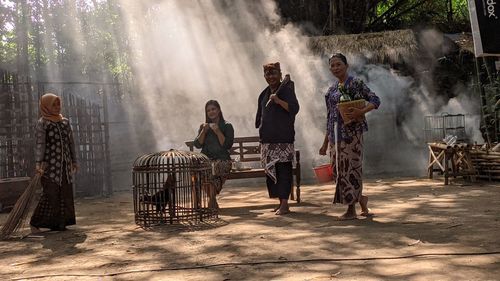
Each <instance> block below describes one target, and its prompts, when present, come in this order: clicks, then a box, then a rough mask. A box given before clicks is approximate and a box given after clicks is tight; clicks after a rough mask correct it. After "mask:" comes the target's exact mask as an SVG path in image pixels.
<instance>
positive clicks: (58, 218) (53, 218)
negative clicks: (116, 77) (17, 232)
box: [30, 93, 78, 233]
mask: <svg viewBox="0 0 500 281" xmlns="http://www.w3.org/2000/svg"><path fill="white" fill-rule="evenodd" d="M39 106H40V114H41V116H42V117H41V118H40V119H39V120H38V123H37V125H36V172H37V173H40V174H41V175H42V187H43V189H42V195H41V198H40V201H39V202H38V205H37V207H36V208H35V211H34V213H33V215H32V217H31V221H30V225H31V230H32V232H33V233H36V232H38V231H40V228H49V229H50V230H59V231H60V230H66V226H68V225H74V224H75V223H76V220H75V206H74V201H73V177H72V175H73V173H75V172H76V170H77V168H78V165H77V162H76V156H75V145H74V141H73V132H72V130H71V125H70V122H69V120H68V119H67V118H65V117H63V116H62V115H61V99H60V98H59V97H58V96H56V95H54V94H50V93H48V94H45V95H43V96H42V97H41V99H40V105H39Z"/></svg>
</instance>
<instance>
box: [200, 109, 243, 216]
mask: <svg viewBox="0 0 500 281" xmlns="http://www.w3.org/2000/svg"><path fill="white" fill-rule="evenodd" d="M233 141H234V129H233V125H231V123H229V122H226V120H224V116H223V115H222V111H221V109H220V105H219V103H218V102H217V101H215V100H209V101H208V102H207V103H206V104H205V123H203V124H201V125H200V129H199V130H198V136H197V137H196V138H195V139H194V146H195V147H196V148H201V153H203V154H205V155H206V156H207V157H208V158H210V160H212V171H213V181H214V187H215V191H210V192H209V194H208V195H209V198H210V201H209V205H210V206H209V207H211V208H218V207H219V205H218V204H217V200H216V198H215V193H217V194H219V193H220V192H221V190H222V185H223V184H224V182H225V181H226V178H227V175H228V174H229V172H230V171H231V164H232V163H231V157H230V156H229V149H231V147H232V146H233Z"/></svg>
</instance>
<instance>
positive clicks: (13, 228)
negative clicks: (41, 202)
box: [0, 173, 42, 240]
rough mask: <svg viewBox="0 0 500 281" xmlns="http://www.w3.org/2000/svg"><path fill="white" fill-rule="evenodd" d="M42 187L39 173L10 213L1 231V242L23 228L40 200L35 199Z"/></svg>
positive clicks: (32, 179)
mask: <svg viewBox="0 0 500 281" xmlns="http://www.w3.org/2000/svg"><path fill="white" fill-rule="evenodd" d="M41 186H42V184H41V175H40V174H38V173H37V174H36V175H35V176H33V177H32V178H31V181H30V182H29V184H28V187H27V188H26V190H24V192H23V194H22V195H21V197H19V199H17V202H16V204H15V205H14V208H12V210H11V211H10V213H9V217H8V218H7V221H6V222H5V224H4V225H3V226H2V229H1V230H0V240H5V239H8V238H11V237H12V234H13V233H15V232H17V231H19V230H20V229H21V228H22V226H23V224H24V222H25V221H26V218H27V217H28V214H29V213H30V211H31V210H32V209H33V206H34V205H35V204H37V203H38V200H35V199H36V197H37V191H38V190H39V189H41Z"/></svg>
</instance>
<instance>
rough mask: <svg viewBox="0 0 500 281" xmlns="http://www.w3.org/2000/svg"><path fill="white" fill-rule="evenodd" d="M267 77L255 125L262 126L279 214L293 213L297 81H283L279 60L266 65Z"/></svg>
mask: <svg viewBox="0 0 500 281" xmlns="http://www.w3.org/2000/svg"><path fill="white" fill-rule="evenodd" d="M264 78H265V79H266V82H267V84H268V85H269V86H268V87H266V88H265V89H264V91H262V93H261V94H260V95H259V99H258V109H257V116H256V120H255V127H256V128H258V129H259V138H260V150H261V161H262V166H263V167H264V169H265V171H266V175H267V177H266V183H267V190H268V192H269V197H271V198H278V200H279V205H278V207H277V208H276V209H275V211H276V215H284V214H287V213H289V212H290V211H289V207H288V197H289V196H290V192H291V190H292V185H293V182H292V180H293V168H292V162H293V159H294V155H295V149H294V146H293V143H294V141H295V128H294V125H295V115H297V113H298V112H299V102H298V101H297V97H296V96H295V88H294V86H293V82H292V81H289V82H287V83H285V82H282V74H281V68H280V63H279V62H276V63H269V64H266V65H264ZM282 84H283V85H282Z"/></svg>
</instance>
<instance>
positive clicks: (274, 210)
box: [272, 199, 281, 212]
mask: <svg viewBox="0 0 500 281" xmlns="http://www.w3.org/2000/svg"><path fill="white" fill-rule="evenodd" d="M280 208H281V199H280V204H279V205H278V207H276V208H274V209H273V210H272V212H276V211H278V210H279V209H280Z"/></svg>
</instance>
